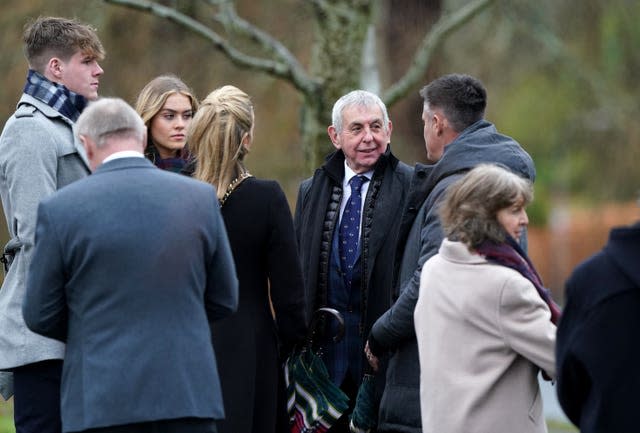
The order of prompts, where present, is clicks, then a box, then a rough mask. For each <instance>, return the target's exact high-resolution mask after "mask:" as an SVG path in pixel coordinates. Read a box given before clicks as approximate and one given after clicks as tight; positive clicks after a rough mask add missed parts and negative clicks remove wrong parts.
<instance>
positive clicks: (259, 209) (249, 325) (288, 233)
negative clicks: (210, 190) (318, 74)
mask: <svg viewBox="0 0 640 433" xmlns="http://www.w3.org/2000/svg"><path fill="white" fill-rule="evenodd" d="M253 124H254V111H253V105H252V103H251V100H250V99H249V96H248V95H247V94H246V93H244V92H243V91H241V90H240V89H238V88H236V87H233V86H224V87H221V88H219V89H216V90H214V91H213V92H211V93H210V94H209V95H208V96H207V97H206V98H205V99H204V100H203V101H202V103H201V105H200V109H199V110H198V112H197V113H196V115H195V116H194V119H193V121H192V123H191V125H190V133H189V146H190V148H191V151H192V154H193V155H194V156H195V172H194V173H193V176H194V177H195V178H196V179H199V180H203V181H205V182H208V183H211V184H212V185H214V186H215V187H216V190H217V195H218V200H219V202H220V205H221V207H222V216H223V218H224V222H225V225H226V228H227V234H228V236H229V242H230V244H231V250H232V252H233V257H234V261H235V265H236V269H237V272H238V280H239V282H240V302H239V306H238V311H237V313H235V314H234V315H232V316H230V317H229V318H227V319H224V320H222V321H220V322H216V323H215V324H214V326H213V344H214V348H215V350H216V355H217V360H218V370H219V372H220V379H221V383H222V394H223V399H224V406H225V413H226V418H225V420H224V421H222V422H219V423H218V430H219V432H220V433H227V432H228V433H251V432H254V433H273V432H274V431H275V429H276V418H277V414H278V413H280V414H282V412H283V411H284V404H285V402H284V401H278V379H279V378H280V375H281V374H282V370H281V368H280V365H281V364H280V363H281V362H282V361H284V359H286V357H287V355H288V354H289V352H290V350H291V349H292V347H293V346H294V345H296V344H297V343H299V342H300V341H301V340H302V339H303V338H304V336H305V334H306V324H305V318H304V289H303V282H302V272H301V270H300V263H299V261H298V257H297V253H296V242H295V235H294V231H293V220H292V218H291V211H290V208H289V205H288V203H287V200H286V197H285V195H284V192H283V191H282V189H281V188H280V186H279V185H278V183H277V182H275V181H272V180H261V179H256V178H255V177H253V176H252V175H251V174H249V172H248V171H247V169H246V168H245V166H244V163H243V161H244V157H245V156H246V154H247V153H248V152H249V149H250V147H251V144H252V142H253ZM279 346H280V347H279ZM279 348H280V354H279V353H278V349H279ZM279 355H280V356H279ZM278 403H280V406H278ZM278 409H280V410H281V411H279V410H278Z"/></svg>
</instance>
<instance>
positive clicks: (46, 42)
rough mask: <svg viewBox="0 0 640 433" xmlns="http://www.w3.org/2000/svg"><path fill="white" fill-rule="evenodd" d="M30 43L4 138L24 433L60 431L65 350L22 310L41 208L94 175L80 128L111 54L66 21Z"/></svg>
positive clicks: (3, 384)
mask: <svg viewBox="0 0 640 433" xmlns="http://www.w3.org/2000/svg"><path fill="white" fill-rule="evenodd" d="M24 43H25V55H26V58H27V61H28V62H29V71H28V74H27V81H26V84H25V87H24V91H23V92H24V93H23V95H22V97H21V98H20V101H18V105H17V108H16V111H15V113H14V114H13V115H12V116H11V118H9V120H8V121H7V122H6V124H5V127H4V130H3V131H2V135H1V136H0V197H1V198H2V206H3V208H4V214H5V217H6V220H7V228H8V231H9V237H10V240H9V242H8V244H7V245H6V246H5V248H4V251H3V255H2V262H3V264H4V268H5V279H4V283H3V285H2V290H0V329H2V332H1V333H0V392H1V393H2V395H3V396H4V397H5V398H8V397H9V396H11V394H14V420H15V425H16V432H17V433H31V432H34V433H36V432H37V433H49V432H51V433H57V432H59V431H60V398H59V394H60V374H61V373H60V372H61V365H62V357H63V354H64V345H63V344H62V343H60V342H59V341H55V340H52V339H49V338H45V337H42V336H40V335H37V334H34V333H33V332H31V331H30V330H29V329H27V327H26V325H25V323H24V319H23V317H22V312H21V307H22V302H23V300H24V297H25V279H26V273H27V268H28V267H29V263H30V262H31V257H32V252H33V238H34V230H35V225H36V212H37V206H38V203H40V201H41V200H42V199H43V198H45V197H48V196H50V195H51V194H53V193H54V192H55V191H56V190H58V189H59V188H61V187H63V186H65V185H67V184H69V183H71V182H73V181H75V180H78V179H80V178H83V177H85V176H87V175H88V174H89V165H88V161H87V158H86V155H85V153H84V149H82V146H81V145H80V143H79V142H77V141H75V140H74V137H73V131H72V129H73V124H74V122H75V121H76V119H77V118H78V116H79V115H80V113H81V112H82V110H83V108H84V106H85V105H86V103H87V101H88V100H93V99H97V97H98V85H99V81H100V76H101V75H102V73H103V70H102V68H101V67H100V65H99V64H98V61H100V60H102V59H103V58H104V54H105V53H104V49H103V47H102V44H101V43H100V40H99V39H98V37H97V35H96V33H95V30H94V29H93V28H91V27H89V26H88V25H85V24H82V23H79V22H77V21H75V20H69V19H65V18H55V17H41V18H38V19H36V20H35V21H33V22H31V23H29V24H28V25H27V26H26V27H25V32H24ZM12 378H13V387H12V386H11V384H12V380H11V379H12Z"/></svg>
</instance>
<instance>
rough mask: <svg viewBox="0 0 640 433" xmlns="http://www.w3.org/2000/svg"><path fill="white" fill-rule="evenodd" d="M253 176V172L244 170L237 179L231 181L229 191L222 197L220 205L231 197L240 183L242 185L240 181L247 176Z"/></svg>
mask: <svg viewBox="0 0 640 433" xmlns="http://www.w3.org/2000/svg"><path fill="white" fill-rule="evenodd" d="M252 176H253V175H252V174H251V173H249V172H248V171H244V172H242V173H241V174H240V176H238V177H236V178H235V179H233V180H232V181H231V183H230V184H229V186H228V187H227V191H226V192H225V193H224V195H223V196H222V198H221V199H220V207H222V205H223V204H224V203H225V202H226V201H227V199H228V198H229V196H230V195H231V193H232V192H233V191H234V190H235V189H236V188H237V187H238V185H240V182H242V181H243V180H245V179H246V178H248V177H252Z"/></svg>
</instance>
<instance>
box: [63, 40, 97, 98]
mask: <svg viewBox="0 0 640 433" xmlns="http://www.w3.org/2000/svg"><path fill="white" fill-rule="evenodd" d="M103 72H104V71H103V70H102V68H101V67H100V65H99V64H98V60H97V59H96V58H95V57H93V56H91V55H88V54H87V53H83V52H81V51H77V52H76V53H75V54H74V55H73V56H71V58H69V60H68V61H66V62H65V61H63V60H60V79H59V80H58V82H59V83H60V84H64V86H65V87H66V88H67V89H69V90H71V91H72V92H75V93H78V94H79V95H82V96H84V97H85V98H87V99H88V100H90V101H92V100H95V99H98V86H99V82H100V75H102V73H103Z"/></svg>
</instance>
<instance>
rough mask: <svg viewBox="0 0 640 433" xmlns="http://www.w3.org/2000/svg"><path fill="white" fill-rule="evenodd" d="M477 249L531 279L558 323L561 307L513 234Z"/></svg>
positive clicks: (485, 242)
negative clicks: (499, 242)
mask: <svg viewBox="0 0 640 433" xmlns="http://www.w3.org/2000/svg"><path fill="white" fill-rule="evenodd" d="M476 250H477V251H478V253H480V254H482V255H483V256H485V258H486V259H487V260H488V261H490V262H494V263H497V264H499V265H502V266H506V267H508V268H511V269H515V270H516V271H518V272H520V274H521V275H522V276H523V277H525V278H526V279H528V280H529V281H531V283H532V284H533V286H534V287H535V288H536V291H537V292H538V294H539V295H540V297H541V298H542V300H543V301H544V302H545V303H546V304H547V305H548V306H549V309H550V310H551V322H552V323H554V324H558V320H559V319H560V314H561V313H560V307H559V306H558V305H557V304H556V303H555V302H554V301H553V299H552V298H551V293H550V292H549V290H548V289H547V288H545V287H544V286H543V285H542V279H541V278H540V276H539V275H538V272H537V271H536V269H535V268H534V267H533V263H531V260H529V257H528V256H527V253H525V252H524V251H523V250H522V248H520V245H518V243H517V242H516V241H515V240H514V239H513V238H512V237H511V236H508V235H507V238H506V242H504V243H501V244H497V243H495V242H490V241H484V242H483V243H482V244H480V246H478V247H477V248H476Z"/></svg>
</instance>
